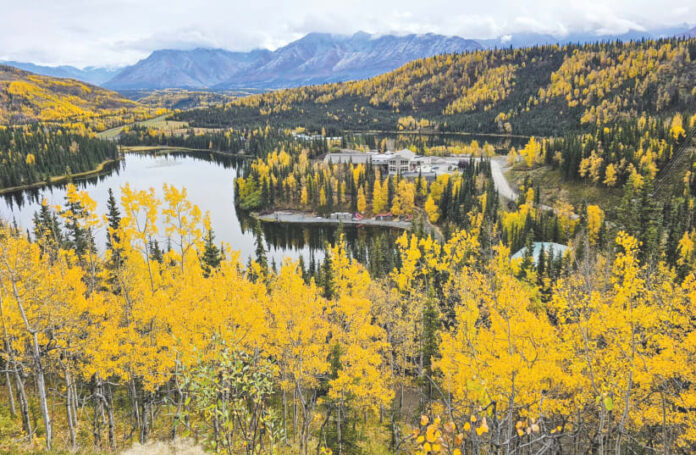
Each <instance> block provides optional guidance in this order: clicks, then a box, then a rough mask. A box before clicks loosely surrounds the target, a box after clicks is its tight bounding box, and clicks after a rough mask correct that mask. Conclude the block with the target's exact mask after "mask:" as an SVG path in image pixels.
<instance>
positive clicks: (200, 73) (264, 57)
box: [0, 24, 696, 91]
mask: <svg viewBox="0 0 696 455" xmlns="http://www.w3.org/2000/svg"><path fill="white" fill-rule="evenodd" d="M672 36H683V37H690V36H696V28H690V26H689V25H687V24H683V25H681V26H674V27H667V28H661V29H654V30H629V31H628V32H626V33H622V34H614V35H608V34H597V33H593V32H587V33H580V32H577V33H571V34H568V35H565V36H563V37H557V36H553V35H550V34H542V33H517V34H512V35H506V36H502V37H499V38H495V39H477V40H471V39H464V38H460V37H454V36H443V35H437V34H432V33H428V34H423V35H403V36H402V35H371V34H368V33H364V32H358V33H355V34H354V35H349V36H346V35H333V34H328V33H310V34H308V35H306V36H304V37H303V38H301V39H299V40H297V41H293V42H291V43H290V44H288V45H286V46H283V47H281V48H278V49H276V50H274V51H270V50H268V49H256V50H252V51H249V52H232V51H228V50H224V49H208V48H198V49H193V50H172V49H164V50H156V51H154V52H152V53H151V54H150V55H149V56H148V57H147V58H145V59H143V60H140V61H139V62H137V63H135V64H134V65H131V66H126V67H121V68H117V67H114V68H104V67H87V68H83V69H80V68H75V67H73V66H55V67H52V66H41V65H36V64H33V63H26V62H16V61H0V63H2V64H6V65H10V66H14V67H17V68H20V69H22V70H25V71H31V72H33V73H37V74H41V75H46V76H52V77H64V78H72V79H78V80H81V81H84V82H88V83H91V84H95V85H100V86H102V87H106V88H110V89H113V90H119V91H129V90H130V91H132V90H159V89H167V88H181V89H194V90H269V89H278V88H290V87H298V86H302V85H315V84H323V83H327V82H343V81H349V80H357V79H366V78H370V77H372V76H376V75H378V74H383V73H386V72H389V71H392V70H394V69H396V68H398V67H400V66H402V65H404V64H406V63H408V62H410V61H412V60H416V59H420V58H425V57H430V56H433V55H437V54H443V53H455V52H469V51H475V50H479V49H493V48H504V47H515V48H521V47H528V46H535V45H547V44H556V43H558V44H567V43H587V42H595V41H632V40H633V41H637V40H641V39H656V38H666V37H672Z"/></svg>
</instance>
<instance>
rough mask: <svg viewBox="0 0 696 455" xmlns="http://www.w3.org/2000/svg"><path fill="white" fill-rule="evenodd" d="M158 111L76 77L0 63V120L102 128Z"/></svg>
mask: <svg viewBox="0 0 696 455" xmlns="http://www.w3.org/2000/svg"><path fill="white" fill-rule="evenodd" d="M156 111H157V108H149V107H143V106H141V105H139V104H138V103H136V102H134V101H131V100H128V99H125V98H123V97H122V96H120V95H119V94H118V93H116V92H112V91H110V90H106V89H103V88H100V87H96V86H93V85H89V84H86V83H84V82H80V81H77V80H74V79H59V78H54V77H49V76H39V75H37V74H32V73H29V72H26V71H22V70H19V69H17V68H13V67H11V66H3V65H0V124H6V125H7V124H27V123H34V122H50V123H58V124H66V123H74V124H78V123H82V124H86V125H87V126H88V127H90V128H92V129H94V130H98V131H100V130H103V129H106V128H108V127H110V126H116V125H120V124H123V123H128V122H132V121H135V120H142V119H144V118H148V117H151V116H153V115H154V114H155V113H156ZM162 112H165V111H164V110H163V111H162ZM162 112H160V113H162Z"/></svg>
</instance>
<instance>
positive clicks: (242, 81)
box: [104, 32, 482, 90]
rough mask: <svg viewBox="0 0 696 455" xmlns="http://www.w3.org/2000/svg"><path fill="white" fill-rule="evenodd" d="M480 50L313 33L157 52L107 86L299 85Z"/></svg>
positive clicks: (435, 41)
mask: <svg viewBox="0 0 696 455" xmlns="http://www.w3.org/2000/svg"><path fill="white" fill-rule="evenodd" d="M478 49H482V47H481V45H480V44H478V43H477V42H476V41H473V40H467V39H463V38H458V37H447V36H442V35H435V34H425V35H406V36H394V35H383V36H373V35H369V34H367V33H362V32H359V33H356V34H354V35H351V36H342V35H331V34H327V33H310V34H309V35H306V36H305V37H303V38H301V39H299V40H297V41H294V42H292V43H290V44H288V45H287V46H284V47H281V48H279V49H276V50H275V51H269V50H254V51H251V52H230V51H226V50H222V49H194V50H188V51H182V50H161V51H155V52H153V53H152V54H151V55H150V56H149V57H147V58H146V59H144V60H141V61H139V62H138V63H136V64H135V65H133V66H130V67H127V68H125V69H124V70H123V71H121V72H120V73H119V74H118V75H116V76H115V77H114V78H113V79H111V80H109V81H108V82H106V83H105V84H104V85H105V87H108V88H111V89H115V90H123V89H162V88H187V89H223V90H227V89H276V88H285V87H297V86H301V85H313V84H321V83H326V82H340V81H347V80H354V79H365V78H368V77H372V76H376V75H378V74H381V73H384V72H387V71H391V70H393V69H396V68H398V67H399V66H401V65H403V64H405V63H407V62H409V61H412V60H416V59H419V58H424V57H430V56H433V55H436V54H442V53H451V52H467V51H474V50H478Z"/></svg>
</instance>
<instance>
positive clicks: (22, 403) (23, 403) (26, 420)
mask: <svg viewBox="0 0 696 455" xmlns="http://www.w3.org/2000/svg"><path fill="white" fill-rule="evenodd" d="M14 374H15V382H16V384H17V399H18V400H19V409H20V412H21V414H22V426H23V427H24V431H25V432H26V433H27V436H30V435H31V434H32V429H31V417H30V416H29V402H28V401H27V394H26V392H25V390H24V381H23V380H22V375H21V374H20V373H19V368H18V367H17V364H16V363H15V365H14Z"/></svg>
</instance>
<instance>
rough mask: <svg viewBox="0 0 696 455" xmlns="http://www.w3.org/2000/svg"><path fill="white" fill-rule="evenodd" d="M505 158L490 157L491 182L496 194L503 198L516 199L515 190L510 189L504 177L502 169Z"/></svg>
mask: <svg viewBox="0 0 696 455" xmlns="http://www.w3.org/2000/svg"><path fill="white" fill-rule="evenodd" d="M506 160H507V158H506V157H504V156H496V157H494V158H492V159H491V174H493V184H494V185H495V189H496V190H498V194H499V195H501V196H502V197H504V198H505V199H508V200H511V201H516V200H517V196H518V194H517V192H516V191H515V190H513V189H512V187H511V186H510V182H508V180H507V179H506V178H505V174H504V170H505V166H506V164H507V163H506Z"/></svg>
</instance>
